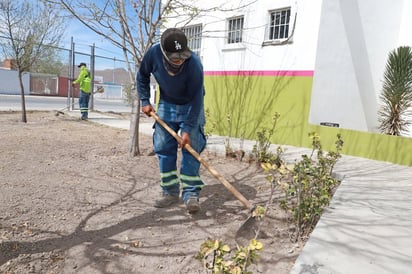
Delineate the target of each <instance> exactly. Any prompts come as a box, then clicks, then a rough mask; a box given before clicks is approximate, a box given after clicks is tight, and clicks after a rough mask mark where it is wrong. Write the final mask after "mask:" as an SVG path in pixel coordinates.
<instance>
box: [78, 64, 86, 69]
mask: <svg viewBox="0 0 412 274" xmlns="http://www.w3.org/2000/svg"><path fill="white" fill-rule="evenodd" d="M81 66H85V67H86V63H80V64H79V65H78V66H77V67H78V68H80V67H81Z"/></svg>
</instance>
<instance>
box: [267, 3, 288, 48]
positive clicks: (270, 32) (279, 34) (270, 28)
mask: <svg viewBox="0 0 412 274" xmlns="http://www.w3.org/2000/svg"><path fill="white" fill-rule="evenodd" d="M268 14H269V15H268V17H269V18H268V24H267V28H266V39H265V41H264V42H263V45H264V46H265V45H278V44H285V43H291V42H292V35H293V28H294V24H293V17H292V8H291V7H285V8H279V9H274V10H270V11H269V13H268Z"/></svg>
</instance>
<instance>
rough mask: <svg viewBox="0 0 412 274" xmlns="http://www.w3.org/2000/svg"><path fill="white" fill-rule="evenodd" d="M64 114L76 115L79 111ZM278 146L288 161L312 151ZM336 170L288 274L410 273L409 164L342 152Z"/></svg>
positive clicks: (114, 123) (119, 123) (106, 119)
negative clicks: (324, 204) (332, 187)
mask: <svg viewBox="0 0 412 274" xmlns="http://www.w3.org/2000/svg"><path fill="white" fill-rule="evenodd" d="M66 114H67V115H75V116H79V117H80V113H79V112H78V111H77V112H76V111H73V112H66ZM89 121H90V122H94V123H99V124H104V125H107V126H111V127H116V128H122V129H125V130H127V129H129V128H130V121H129V120H124V119H119V118H118V117H115V115H108V114H104V113H101V112H90V113H89ZM152 125H153V123H140V127H139V129H140V132H141V133H143V134H149V135H151V134H152V132H153V131H152ZM224 141H225V140H224V138H223V137H221V136H210V137H209V138H208V144H207V147H208V150H212V151H215V152H217V153H222V154H224V152H225V142H224ZM254 143H255V142H254V141H248V140H246V141H244V142H242V144H241V143H240V141H239V140H236V139H234V140H232V139H231V146H232V148H234V149H237V148H240V146H241V145H242V149H243V150H244V151H245V152H246V153H248V152H250V151H251V150H252V148H253V145H254ZM282 147H283V148H284V149H285V153H284V154H283V156H284V158H285V159H286V160H287V161H288V162H292V163H293V162H294V161H297V160H300V159H301V155H303V154H309V153H310V150H309V149H307V148H298V147H291V146H283V145H282ZM334 171H335V173H334V175H335V176H336V177H337V178H338V179H340V180H341V184H340V186H339V187H338V189H337V191H336V193H335V195H334V197H333V199H332V201H331V203H330V206H329V207H328V209H326V210H325V212H324V213H323V215H322V217H321V219H320V220H319V222H318V224H317V225H316V227H315V229H314V231H313V232H312V234H311V235H310V239H309V240H308V242H307V243H306V245H305V246H304V248H303V250H302V252H301V253H300V255H299V257H298V258H297V260H296V262H295V264H294V267H293V269H292V270H291V272H290V274H326V273H328V274H386V273H388V274H389V273H391V274H404V273H405V274H407V273H412V198H411V194H412V167H408V166H401V165H395V164H391V163H386V162H380V161H374V160H369V159H365V158H359V157H352V156H346V155H344V156H343V157H342V158H341V159H340V160H339V161H338V163H337V165H336V166H335V168H334ZM273 274H276V269H273Z"/></svg>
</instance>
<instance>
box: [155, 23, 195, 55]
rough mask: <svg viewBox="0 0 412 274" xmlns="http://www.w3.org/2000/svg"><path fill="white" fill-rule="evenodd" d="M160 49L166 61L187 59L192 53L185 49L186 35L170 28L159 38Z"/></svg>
mask: <svg viewBox="0 0 412 274" xmlns="http://www.w3.org/2000/svg"><path fill="white" fill-rule="evenodd" d="M160 47H161V49H162V52H163V55H164V56H165V57H166V58H167V59H169V60H170V59H184V60H186V59H188V58H190V56H192V52H191V51H190V49H189V48H188V47H187V38H186V35H185V34H184V33H183V31H181V30H180V29H177V28H170V29H167V30H165V31H164V32H163V34H162V36H161V38H160Z"/></svg>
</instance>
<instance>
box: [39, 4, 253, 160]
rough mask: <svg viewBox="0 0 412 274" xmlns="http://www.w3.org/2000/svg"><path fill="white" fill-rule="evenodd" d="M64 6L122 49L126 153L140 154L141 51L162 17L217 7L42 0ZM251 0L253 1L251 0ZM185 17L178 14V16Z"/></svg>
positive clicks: (185, 20)
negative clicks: (127, 105)
mask: <svg viewBox="0 0 412 274" xmlns="http://www.w3.org/2000/svg"><path fill="white" fill-rule="evenodd" d="M46 1H47V2H49V3H53V4H56V5H59V6H60V7H61V8H64V9H65V10H66V11H68V12H69V13H70V14H71V15H72V16H74V17H75V18H76V19H77V20H78V21H80V22H81V23H82V24H83V25H84V26H85V27H87V28H89V29H90V30H92V31H93V32H95V33H96V34H98V35H100V36H102V37H103V38H105V39H107V40H108V41H110V42H111V43H112V44H113V45H115V46H117V47H119V48H120V49H122V51H123V55H124V58H125V61H126V64H127V68H128V72H129V77H130V82H131V83H132V94H133V98H132V102H133V104H132V105H133V107H132V119H131V122H130V138H129V154H130V156H132V157H133V156H137V155H140V149H139V139H138V136H139V134H138V133H139V114H140V100H139V98H138V97H137V96H138V95H137V92H136V79H135V77H136V72H137V69H138V67H139V66H140V63H141V61H142V58H143V56H144V54H145V53H146V52H147V50H148V49H149V48H150V47H151V46H152V45H153V44H154V43H156V42H157V41H158V40H159V31H160V29H161V28H162V27H163V22H164V20H167V19H173V20H174V21H176V18H178V19H179V21H177V24H178V25H179V26H184V25H186V24H189V23H190V22H191V20H192V19H194V18H196V17H197V16H200V15H202V14H205V13H208V12H211V11H216V10H219V9H221V7H220V6H219V7H209V8H207V9H200V8H198V7H197V6H196V1H199V0H185V1H179V0H163V1H161V0H138V1H125V0H104V1H93V0H46ZM254 1H255V0H254ZM183 14H184V15H185V16H182V15H183ZM180 19H181V20H180Z"/></svg>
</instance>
